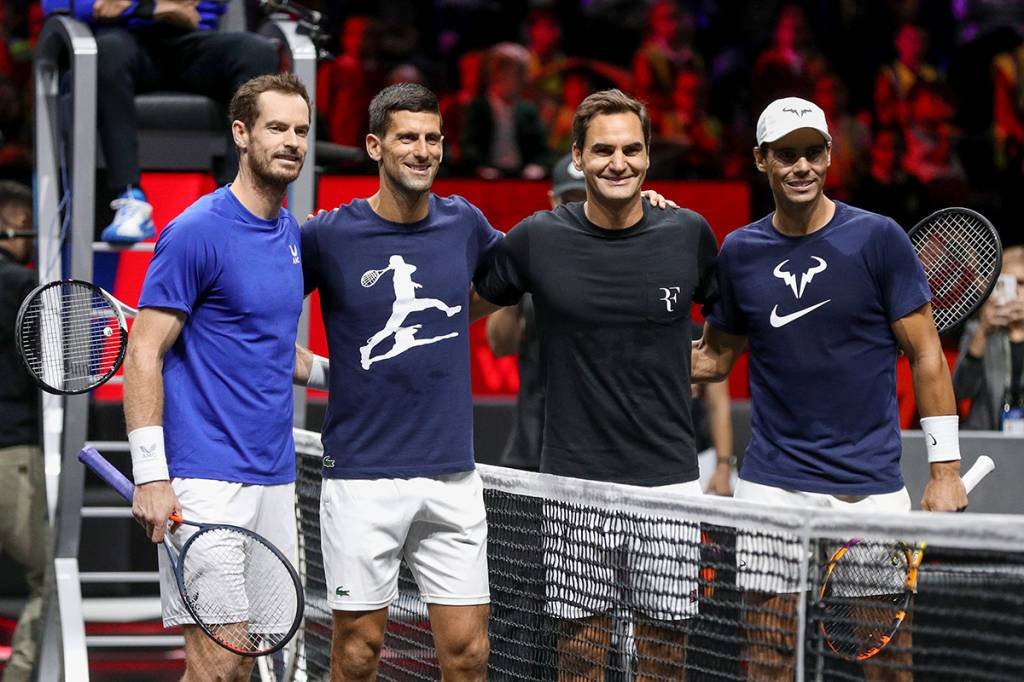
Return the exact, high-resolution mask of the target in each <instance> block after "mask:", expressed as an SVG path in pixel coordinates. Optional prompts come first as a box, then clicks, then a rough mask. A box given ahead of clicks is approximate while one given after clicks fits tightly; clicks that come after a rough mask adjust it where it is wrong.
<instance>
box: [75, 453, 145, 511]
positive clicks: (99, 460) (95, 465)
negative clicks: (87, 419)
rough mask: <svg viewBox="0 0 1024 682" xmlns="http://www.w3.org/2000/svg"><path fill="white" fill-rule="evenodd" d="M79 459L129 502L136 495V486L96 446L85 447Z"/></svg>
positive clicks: (79, 454)
mask: <svg viewBox="0 0 1024 682" xmlns="http://www.w3.org/2000/svg"><path fill="white" fill-rule="evenodd" d="M78 461H79V462H81V463H82V464H84V465H85V466H87V467H89V468H90V469H92V470H93V472H95V474H96V475H97V476H99V477H100V478H102V479H103V480H104V481H105V482H106V484H107V485H109V486H110V487H111V488H113V489H114V490H116V491H117V492H118V494H119V495H120V496H121V497H123V498H124V499H125V500H127V501H128V502H131V501H132V497H133V496H134V495H135V486H134V485H133V484H132V482H131V481H129V480H128V479H127V478H126V477H125V475H124V474H122V473H121V472H120V471H118V470H117V468H116V467H114V465H113V464H111V463H110V462H108V461H107V460H106V459H105V458H104V457H103V455H101V454H100V453H99V452H97V451H96V448H94V447H84V448H82V450H81V452H79V453H78Z"/></svg>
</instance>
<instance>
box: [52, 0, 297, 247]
mask: <svg viewBox="0 0 1024 682" xmlns="http://www.w3.org/2000/svg"><path fill="white" fill-rule="evenodd" d="M59 4H60V3H58V2H56V0H50V2H49V3H48V5H49V6H48V11H53V10H57V9H61V7H58V5H59ZM144 6H147V5H146V4H145V3H138V4H136V3H128V2H124V1H123V0H122V1H120V2H117V1H114V0H101V1H99V2H96V3H78V2H76V3H74V4H73V9H74V12H75V16H76V17H77V18H79V19H81V20H83V21H86V22H88V23H90V24H91V25H92V26H93V28H94V30H95V34H96V48H97V67H96V70H97V83H96V87H97V91H98V92H101V93H103V96H102V97H98V98H97V101H96V106H97V109H96V113H97V123H98V126H99V139H100V146H101V147H102V149H103V156H104V158H105V159H106V162H107V184H108V187H109V188H110V189H111V190H114V191H115V192H116V191H120V192H121V194H120V196H119V197H118V198H117V199H115V200H114V202H113V203H112V204H111V208H113V209H115V210H116V213H115V214H114V220H113V222H111V223H110V225H108V226H107V227H106V228H105V229H104V230H103V234H102V239H103V240H105V241H110V242H136V241H140V240H143V239H148V238H150V237H152V236H153V233H154V226H153V221H152V213H153V207H152V206H151V205H150V204H149V203H148V202H147V201H146V195H145V194H144V193H143V191H142V189H141V188H140V187H139V179H140V170H139V140H138V126H137V124H136V118H135V95H137V94H140V93H144V92H149V91H153V90H159V89H170V90H183V91H186V92H196V93H199V94H203V95H206V96H208V97H212V98H213V99H215V100H217V101H219V102H221V103H222V104H224V105H225V107H226V105H227V103H228V101H229V100H230V98H231V96H232V95H233V94H234V92H235V90H236V89H237V88H238V86H239V85H241V84H242V83H244V82H245V81H247V80H249V79H250V78H253V77H255V76H259V75H261V74H266V73H273V72H275V71H277V67H278V57H277V48H276V47H275V46H274V44H273V43H272V42H270V40H269V39H267V38H264V37H263V36H259V35H256V34H254V33H243V32H227V31H217V30H216V29H217V27H218V24H219V23H220V18H221V16H222V15H223V14H224V12H225V11H226V9H227V5H226V4H225V3H223V2H216V1H215V0H198V2H158V3H154V4H152V5H148V6H149V7H151V8H152V9H151V10H149V11H146V12H143V11H142V10H141V9H140V8H141V7H144ZM224 135H225V144H226V153H225V156H224V167H223V168H222V169H220V171H219V172H218V173H217V176H218V180H219V181H227V180H230V179H231V178H233V177H234V176H235V174H236V172H237V170H238V157H237V155H236V153H235V145H234V141H233V140H232V139H231V137H230V135H229V131H228V127H227V126H224Z"/></svg>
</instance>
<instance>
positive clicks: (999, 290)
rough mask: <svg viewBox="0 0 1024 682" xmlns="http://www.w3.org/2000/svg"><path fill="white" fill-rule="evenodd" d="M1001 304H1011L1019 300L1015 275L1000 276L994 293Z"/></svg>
mask: <svg viewBox="0 0 1024 682" xmlns="http://www.w3.org/2000/svg"><path fill="white" fill-rule="evenodd" d="M992 293H993V294H994V295H995V297H996V301H998V302H999V303H1009V302H1010V301H1014V300H1016V299H1017V278H1016V276H1014V275H1005V274H1004V275H999V279H997V280H996V288H995V289H994V290H993V292H992Z"/></svg>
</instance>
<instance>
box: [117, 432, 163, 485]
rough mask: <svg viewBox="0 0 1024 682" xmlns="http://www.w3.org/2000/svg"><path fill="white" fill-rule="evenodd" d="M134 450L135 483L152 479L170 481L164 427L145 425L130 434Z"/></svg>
mask: <svg viewBox="0 0 1024 682" xmlns="http://www.w3.org/2000/svg"><path fill="white" fill-rule="evenodd" d="M128 445H129V447H130V448H131V451H132V478H134V479H135V485H142V484H143V483H149V482H150V481H168V480H170V478H171V477H170V475H169V474H168V473H167V455H166V454H165V453H164V427H162V426H143V427H142V428H139V429H135V430H134V431H132V432H131V433H129V434H128Z"/></svg>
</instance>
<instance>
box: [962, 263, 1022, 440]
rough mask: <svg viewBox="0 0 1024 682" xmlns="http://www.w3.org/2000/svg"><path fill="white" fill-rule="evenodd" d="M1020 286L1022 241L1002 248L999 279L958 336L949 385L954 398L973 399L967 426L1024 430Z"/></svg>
mask: <svg viewBox="0 0 1024 682" xmlns="http://www.w3.org/2000/svg"><path fill="white" fill-rule="evenodd" d="M1004 278H1005V279H1004ZM1004 282H1005V284H1004ZM1022 285H1024V246H1011V247H1009V248H1007V249H1006V250H1005V251H1004V252H1003V274H1002V275H1000V282H999V283H997V284H996V288H995V290H994V291H993V292H992V295H991V296H989V299H988V300H987V301H986V302H985V304H984V305H983V306H982V308H981V311H980V312H979V313H978V315H977V316H976V317H975V319H973V320H971V321H970V322H968V323H967V328H966V329H965V330H964V334H963V337H962V338H961V340H960V359H959V360H958V361H957V363H956V368H955V369H954V370H953V390H954V391H955V392H956V398H957V400H968V399H969V400H970V401H971V411H970V414H968V415H967V418H966V419H965V420H964V428H965V429H987V430H998V429H1002V430H1003V431H1007V432H1013V433H1024V410H1021V409H1020V408H1021V407H1022V405H1024V376H1022V375H1024V289H1022Z"/></svg>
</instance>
